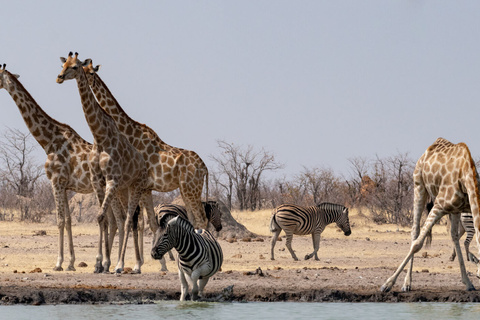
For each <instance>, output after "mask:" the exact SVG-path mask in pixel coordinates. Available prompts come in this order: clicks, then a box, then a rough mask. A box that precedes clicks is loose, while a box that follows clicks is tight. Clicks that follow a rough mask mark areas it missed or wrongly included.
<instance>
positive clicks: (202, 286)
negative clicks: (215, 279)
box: [198, 278, 210, 298]
mask: <svg viewBox="0 0 480 320" xmlns="http://www.w3.org/2000/svg"><path fill="white" fill-rule="evenodd" d="M209 279H210V278H202V279H199V280H198V296H199V297H200V298H203V297H204V295H203V289H205V286H206V285H207V283H208V280H209Z"/></svg>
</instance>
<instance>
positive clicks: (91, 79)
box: [83, 59, 102, 86]
mask: <svg viewBox="0 0 480 320" xmlns="http://www.w3.org/2000/svg"><path fill="white" fill-rule="evenodd" d="M85 61H86V62H88V61H89V62H90V63H88V64H87V65H84V66H83V70H84V71H85V74H86V75H87V79H88V85H89V86H93V85H94V83H95V73H97V72H98V70H100V68H101V67H102V66H101V65H97V66H95V67H94V66H93V61H92V59H87V60H85Z"/></svg>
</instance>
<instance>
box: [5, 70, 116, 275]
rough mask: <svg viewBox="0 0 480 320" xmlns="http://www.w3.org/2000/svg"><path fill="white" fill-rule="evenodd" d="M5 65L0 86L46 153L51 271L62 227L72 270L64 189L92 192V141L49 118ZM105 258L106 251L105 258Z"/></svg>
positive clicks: (60, 260) (112, 228) (59, 267)
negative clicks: (53, 228)
mask: <svg viewBox="0 0 480 320" xmlns="http://www.w3.org/2000/svg"><path fill="white" fill-rule="evenodd" d="M5 67H6V65H5V64H4V65H3V69H2V68H1V67H0V89H1V88H4V89H5V90H7V92H8V93H9V94H10V96H11V97H12V98H13V100H14V101H15V103H16V104H17V107H18V109H19V110H20V113H21V115H22V117H23V120H24V121H25V124H26V125H27V128H28V129H29V131H30V132H31V134H32V136H33V137H34V138H35V140H37V142H38V143H39V144H40V146H41V147H42V148H43V150H44V151H45V154H46V155H47V159H46V161H45V174H46V176H47V178H48V179H49V180H50V183H51V185H52V191H53V195H54V198H55V208H56V214H57V226H58V231H59V232H58V257H57V262H56V264H55V267H54V269H53V270H55V271H63V267H62V264H63V261H64V235H65V234H64V233H65V230H66V231H67V242H68V250H69V253H70V261H69V264H68V267H67V270H69V271H75V266H74V263H75V252H74V246H73V235H72V219H71V216H70V210H69V207H68V200H67V191H68V190H71V191H74V192H77V193H84V194H87V193H92V192H93V187H92V184H91V180H90V170H89V166H88V155H89V154H90V152H91V150H92V144H91V143H89V142H87V141H85V140H84V139H83V138H82V137H80V135H78V133H77V132H76V131H75V130H74V129H72V128H71V127H70V126H68V125H66V124H63V123H60V122H58V121H57V120H55V119H53V118H52V117H50V116H49V115H48V114H47V113H46V112H45V111H44V110H43V109H42V108H41V107H40V106H39V105H38V104H37V102H36V101H35V100H34V99H33V97H32V96H31V95H30V93H29V92H28V91H27V90H26V89H25V87H24V86H23V85H22V83H21V82H20V81H18V77H19V76H18V75H16V74H12V73H10V72H9V71H7V70H6V69H5ZM114 212H115V218H116V221H117V223H118V224H119V225H122V226H123V222H122V212H120V213H119V211H117V210H114ZM109 216H110V218H109V219H110V220H112V218H111V213H110V211H109ZM116 227H117V225H115V224H113V223H111V224H110V234H113V235H115V231H116V230H115V229H116ZM112 243H113V239H111V240H110V241H109V244H110V248H111V244H112ZM99 250H100V249H99ZM108 253H109V252H108ZM109 259H110V257H109V255H108V254H107V255H106V261H108V260H109ZM106 263H107V262H106Z"/></svg>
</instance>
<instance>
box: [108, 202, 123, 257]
mask: <svg viewBox="0 0 480 320" xmlns="http://www.w3.org/2000/svg"><path fill="white" fill-rule="evenodd" d="M111 207H112V211H113V215H114V216H115V225H116V226H117V230H118V244H119V245H118V257H117V261H118V259H120V254H121V252H122V244H123V239H124V237H125V211H124V210H123V207H122V203H121V201H120V195H119V194H117V196H116V197H115V198H114V199H113V200H112V203H111ZM112 224H113V223H112ZM110 239H111V242H110V248H112V246H113V242H114V241H113V240H114V236H112V235H110ZM110 252H111V249H110Z"/></svg>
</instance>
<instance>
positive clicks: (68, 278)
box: [0, 213, 480, 304]
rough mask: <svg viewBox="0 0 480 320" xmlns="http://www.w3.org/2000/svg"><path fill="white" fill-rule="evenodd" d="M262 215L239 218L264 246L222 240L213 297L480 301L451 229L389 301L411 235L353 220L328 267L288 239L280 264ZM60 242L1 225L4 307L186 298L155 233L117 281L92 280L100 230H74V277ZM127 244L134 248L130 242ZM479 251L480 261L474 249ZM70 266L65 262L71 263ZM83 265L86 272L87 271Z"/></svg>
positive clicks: (51, 233) (109, 277)
mask: <svg viewBox="0 0 480 320" xmlns="http://www.w3.org/2000/svg"><path fill="white" fill-rule="evenodd" d="M248 214H249V215H254V214H255V213H248ZM264 216H265V214H264ZM264 216H262V217H261V219H260V220H261V221H262V222H261V223H258V222H257V223H256V224H255V225H253V224H252V225H251V226H250V227H249V225H248V224H249V219H251V220H255V221H257V220H259V219H255V217H254V216H248V217H243V219H242V217H240V216H238V215H237V216H236V218H237V220H238V221H240V220H243V221H242V222H243V223H244V224H245V226H247V227H248V228H249V230H251V231H253V232H255V233H257V234H259V237H258V238H253V239H252V238H249V239H220V240H219V242H220V244H221V246H222V249H223V253H224V264H223V266H222V271H221V272H219V273H217V274H216V275H215V276H214V277H213V278H211V279H210V281H209V283H208V285H207V286H206V289H205V294H206V298H207V299H210V300H213V301H376V302H382V301H385V302H395V301H480V293H479V292H478V291H474V292H466V291H465V286H464V285H463V284H462V283H461V278H460V271H459V267H458V262H457V261H454V262H451V261H449V257H450V254H451V248H452V246H451V241H450V240H449V236H447V233H446V228H445V226H438V227H436V229H435V232H434V240H433V244H432V247H431V248H428V249H425V248H424V249H422V250H421V251H420V254H419V255H418V256H417V258H416V259H415V266H414V275H413V284H412V287H413V290H412V291H411V292H409V293H403V292H401V290H400V288H401V286H402V283H403V277H404V273H403V274H402V275H401V276H400V277H399V279H398V281H397V283H396V285H395V286H394V287H393V289H392V292H390V293H381V292H380V286H381V285H382V284H383V283H384V282H385V280H386V279H387V278H388V277H389V276H391V275H392V274H393V272H394V270H395V269H396V267H397V266H398V264H399V263H400V262H401V260H402V259H403V258H404V256H405V255H406V253H407V252H408V249H409V245H410V230H409V228H400V229H399V230H398V229H397V226H394V225H382V226H377V225H373V224H370V223H368V221H366V220H365V219H362V218H357V219H356V220H355V219H351V220H354V221H353V223H352V224H353V225H354V226H353V228H352V235H351V236H349V237H345V236H344V235H343V233H342V232H340V231H339V230H337V229H336V227H334V226H333V225H332V226H329V227H328V228H327V230H325V232H324V233H323V234H322V240H321V243H320V254H319V256H320V261H315V260H307V261H305V260H301V261H293V259H292V258H291V256H290V254H289V253H288V251H287V250H286V249H285V241H284V239H283V241H280V242H277V245H276V247H275V255H276V256H275V258H276V260H274V261H272V260H270V241H271V236H270V235H269V232H268V227H267V226H268V218H265V217H264ZM252 229H253V230H252ZM40 231H45V233H46V234H44V235H41V234H43V232H40ZM282 236H283V234H282ZM57 237H58V229H57V227H56V226H55V225H52V224H23V223H19V222H3V221H2V222H0V304H13V303H25V304H45V303H47V304H54V303H121V302H135V303H146V302H151V301H154V300H161V299H178V298H179V294H180V282H179V280H178V275H177V267H176V263H175V262H173V261H168V262H167V265H168V268H169V271H168V272H160V264H159V262H158V261H156V260H153V259H152V258H151V257H150V249H151V242H152V235H151V233H150V234H147V235H146V236H145V239H144V240H145V241H144V242H145V249H144V252H145V263H144V265H143V266H142V274H129V273H123V274H119V275H116V274H94V273H93V266H94V263H95V255H96V252H97V249H96V243H97V227H96V226H95V225H94V224H87V225H82V224H77V225H76V226H74V244H75V253H76V262H75V266H76V271H60V272H56V271H53V267H54V265H55V262H56V257H57ZM129 243H130V244H131V243H132V241H131V239H130V242H129ZM117 248H118V243H116V244H115V246H114V255H115V256H116V255H117V253H118V249H117ZM293 248H294V249H295V251H296V253H297V255H298V256H299V257H303V256H305V254H307V253H310V252H311V251H312V243H311V237H310V236H303V237H301V236H294V239H293ZM471 250H472V252H474V253H475V254H476V253H477V249H476V245H475V244H472V246H471ZM68 259H69V257H68V255H67V256H66V257H65V261H68ZM113 260H115V259H113ZM115 262H116V261H114V262H113V263H112V265H115ZM85 264H86V266H85V267H80V266H79V265H85ZM133 265H134V259H133V248H132V247H129V249H128V252H127V260H126V264H125V266H126V267H127V268H128V267H130V268H131V267H133ZM63 266H64V268H66V266H67V263H66V262H64V265H63ZM111 270H113V267H112V268H111ZM476 270H477V269H476V266H475V265H474V264H473V263H470V262H468V263H467V271H468V272H469V275H470V279H471V281H472V282H473V284H474V285H475V286H476V287H477V288H480V285H479V281H478V279H477V278H476V277H475V273H476ZM232 286H233V287H232Z"/></svg>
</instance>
